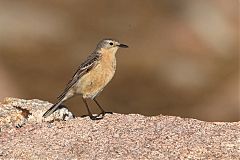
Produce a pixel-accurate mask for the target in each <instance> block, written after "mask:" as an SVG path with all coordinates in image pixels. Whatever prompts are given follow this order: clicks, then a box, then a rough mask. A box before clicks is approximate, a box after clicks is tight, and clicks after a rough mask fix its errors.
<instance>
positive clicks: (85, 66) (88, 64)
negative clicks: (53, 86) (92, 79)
mask: <svg viewBox="0 0 240 160" xmlns="http://www.w3.org/2000/svg"><path fill="white" fill-rule="evenodd" d="M100 58H101V56H100V54H98V53H92V54H90V55H89V56H88V58H87V60H86V61H84V62H83V63H82V64H81V65H80V66H79V67H78V69H77V71H76V72H75V74H74V75H73V77H72V79H71V80H70V81H69V82H68V84H67V86H66V87H65V89H64V91H63V93H62V94H61V95H60V96H58V99H59V100H60V99H62V98H64V97H65V95H66V94H67V92H68V91H69V89H70V88H71V87H72V86H73V85H74V84H76V82H77V81H78V80H79V79H80V78H81V77H82V76H83V75H84V74H86V73H87V72H88V71H89V70H91V69H92V68H93V67H95V66H96V64H97V62H98V60H99V59H100Z"/></svg>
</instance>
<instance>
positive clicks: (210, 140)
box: [0, 100, 240, 159]
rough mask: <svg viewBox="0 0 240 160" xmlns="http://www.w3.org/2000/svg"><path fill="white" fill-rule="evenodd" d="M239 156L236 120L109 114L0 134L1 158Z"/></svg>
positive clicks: (239, 129)
mask: <svg viewBox="0 0 240 160" xmlns="http://www.w3.org/2000/svg"><path fill="white" fill-rule="evenodd" d="M28 102H30V101H28ZM32 102H35V100H33V101H32ZM42 103H43V104H44V103H48V102H42ZM29 104H31V103H29ZM239 157H240V122H232V123H227V122H203V121H199V120H195V119H186V118H185V119H184V118H180V117H173V116H162V115H160V116H154V117H145V116H142V115H137V114H130V115H122V114H113V115H106V116H105V117H104V119H102V120H98V121H92V120H90V119H89V118H88V117H86V118H75V119H71V120H68V121H54V122H52V123H50V122H44V121H38V122H37V121H35V123H26V124H25V125H24V126H22V127H21V128H13V127H10V128H6V129H5V130H2V131H1V132H0V159H10V158H15V159H47V158H48V159H239Z"/></svg>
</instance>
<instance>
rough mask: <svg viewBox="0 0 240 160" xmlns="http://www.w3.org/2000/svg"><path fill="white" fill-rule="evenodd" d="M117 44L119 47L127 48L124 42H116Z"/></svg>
mask: <svg viewBox="0 0 240 160" xmlns="http://www.w3.org/2000/svg"><path fill="white" fill-rule="evenodd" d="M117 46H118V47H121V48H128V46H127V45H126V44H118V45H117Z"/></svg>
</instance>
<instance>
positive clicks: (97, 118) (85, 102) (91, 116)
mask: <svg viewBox="0 0 240 160" xmlns="http://www.w3.org/2000/svg"><path fill="white" fill-rule="evenodd" d="M82 99H83V102H84V104H85V106H86V108H87V111H88V116H89V117H90V118H91V119H92V120H99V119H102V118H99V117H98V116H93V115H92V112H91V111H90V109H89V107H88V104H87V101H86V99H84V98H82Z"/></svg>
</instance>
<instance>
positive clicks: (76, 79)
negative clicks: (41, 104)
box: [43, 38, 128, 120]
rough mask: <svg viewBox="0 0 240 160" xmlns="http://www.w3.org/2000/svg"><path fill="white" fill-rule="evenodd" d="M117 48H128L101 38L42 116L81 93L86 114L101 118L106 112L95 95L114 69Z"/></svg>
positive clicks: (93, 118)
mask: <svg viewBox="0 0 240 160" xmlns="http://www.w3.org/2000/svg"><path fill="white" fill-rule="evenodd" d="M119 48H128V46H127V45H126V44H123V43H120V42H119V41H117V40H115V39H111V38H106V39H103V40H101V41H100V42H99V43H98V44H97V47H96V49H95V50H94V51H93V52H92V53H91V54H90V55H89V56H88V57H87V59H86V60H85V61H84V62H83V63H82V64H81V65H80V66H79V67H78V68H77V71H76V72H75V73H74V75H73V76H72V78H71V80H70V81H69V82H68V83H67V85H66V87H65V89H64V91H63V92H62V93H61V94H60V96H58V100H57V102H56V103H55V104H53V105H52V106H51V107H50V109H48V110H47V111H46V112H45V113H44V114H43V117H44V118H46V117H48V116H50V115H51V114H52V113H53V112H55V111H56V110H57V109H58V107H59V106H60V105H61V104H62V103H63V102H65V101H66V100H68V99H69V98H71V97H73V96H76V95H81V96H82V100H83V102H84V104H85V107H86V109H87V111H88V116H89V117H90V119H92V120H99V119H102V118H103V117H104V116H105V114H106V113H112V112H106V111H105V110H104V109H103V107H102V106H101V105H100V104H99V103H98V101H97V99H96V97H97V96H98V95H99V93H100V92H101V91H102V90H103V89H104V87H105V86H106V85H107V84H108V83H109V82H110V81H111V79H112V78H113V76H114V74H115V71H116V52H117V50H118V49H119ZM87 99H91V100H93V101H94V102H95V103H96V105H97V106H98V108H99V109H100V110H101V113H100V114H97V115H93V114H92V112H91V111H90V109H89V106H88V103H87Z"/></svg>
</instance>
